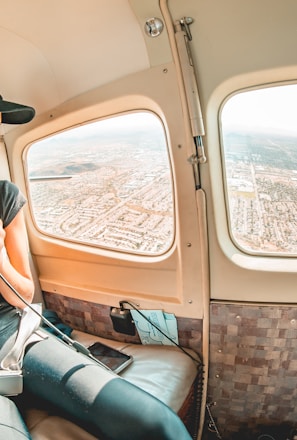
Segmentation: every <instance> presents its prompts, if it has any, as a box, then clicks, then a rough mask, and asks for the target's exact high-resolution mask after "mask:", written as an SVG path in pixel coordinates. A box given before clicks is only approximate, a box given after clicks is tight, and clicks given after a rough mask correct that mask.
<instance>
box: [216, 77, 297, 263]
mask: <svg viewBox="0 0 297 440" xmlns="http://www.w3.org/2000/svg"><path fill="white" fill-rule="evenodd" d="M290 85H291V86H292V85H293V86H296V87H297V82H296V81H279V82H275V83H269V84H267V83H264V84H257V85H255V86H247V87H245V88H241V89H238V90H234V91H232V92H231V93H229V94H228V95H227V96H225V97H224V99H223V100H222V101H221V103H220V105H219V109H218V132H219V145H220V158H221V171H222V184H223V185H222V186H223V194H224V207H225V208H224V210H225V215H226V224H227V231H228V235H229V238H230V240H231V242H232V244H233V246H235V248H236V249H238V250H239V251H240V252H242V253H243V254H244V255H246V256H250V257H259V258H262V261H264V259H265V260H266V261H271V260H270V259H271V258H273V259H274V260H277V259H278V258H279V259H280V260H279V261H281V260H282V261H284V260H285V259H287V260H293V259H295V258H297V249H296V252H294V253H286V252H283V251H281V252H266V251H261V250H251V249H247V248H245V247H244V246H242V245H241V244H240V243H239V242H238V241H237V239H236V238H235V237H234V231H233V229H232V219H231V208H230V198H229V189H228V181H227V180H228V179H227V169H226V168H227V167H226V155H225V145H224V130H223V124H222V113H223V110H224V108H225V105H226V104H227V103H228V102H229V101H230V100H231V99H232V98H233V97H235V96H238V95H239V94H241V93H247V92H252V91H257V90H264V89H273V88H277V87H278V88H279V87H285V86H290ZM296 139H297V137H296ZM267 259H268V260H267Z"/></svg>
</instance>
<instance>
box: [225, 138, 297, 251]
mask: <svg viewBox="0 0 297 440" xmlns="http://www.w3.org/2000/svg"><path fill="white" fill-rule="evenodd" d="M224 151H225V168H226V176H227V187H228V189H227V193H228V203H229V211H230V223H231V231H232V234H233V237H234V241H235V242H237V244H238V245H240V246H241V247H242V248H243V249H245V250H247V251H252V252H263V253H268V254H273V253H285V254H296V253H297V191H296V189H297V136H293V135H292V136H285V135H280V134H279V135H278V134H272V133H271V132H270V133H264V132H262V133H260V132H258V133H257V132H251V131H249V132H246V133H244V132H242V131H241V132H235V131H229V132H225V133H224Z"/></svg>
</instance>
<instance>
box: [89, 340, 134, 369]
mask: <svg viewBox="0 0 297 440" xmlns="http://www.w3.org/2000/svg"><path fill="white" fill-rule="evenodd" d="M88 350H89V351H90V352H91V354H92V355H93V356H94V357H95V358H96V359H98V360H99V361H100V362H102V363H103V364H104V365H106V366H107V367H109V368H110V369H111V370H112V371H114V372H115V373H119V372H120V371H122V370H123V369H124V368H126V367H128V365H130V364H131V362H132V361H133V357H132V356H129V355H128V354H126V353H122V352H121V351H119V350H117V349H115V348H112V347H109V346H108V345H105V344H102V343H101V342H95V343H94V344H92V345H90V346H89V347H88Z"/></svg>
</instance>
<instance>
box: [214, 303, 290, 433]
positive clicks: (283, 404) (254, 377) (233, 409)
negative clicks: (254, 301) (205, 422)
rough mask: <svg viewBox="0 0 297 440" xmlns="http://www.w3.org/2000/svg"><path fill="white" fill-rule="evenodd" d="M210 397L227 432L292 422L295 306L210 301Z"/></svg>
mask: <svg viewBox="0 0 297 440" xmlns="http://www.w3.org/2000/svg"><path fill="white" fill-rule="evenodd" d="M208 395H209V400H210V401H212V402H216V405H215V406H213V407H212V408H213V409H212V412H213V415H214V416H215V418H216V419H217V422H218V426H219V428H220V431H221V433H224V434H225V436H226V435H227V437H226V438H228V435H230V433H231V432H236V431H239V430H240V429H241V428H242V426H246V427H247V428H249V429H254V428H256V427H257V426H259V425H261V424H264V425H265V424H267V425H270V424H272V423H282V422H290V423H292V424H296V422H297V306H294V307H291V306H280V305H267V306H264V305H263V306H257V305H245V304H242V305H239V304H220V303H213V304H211V306H210V370H209V389H208Z"/></svg>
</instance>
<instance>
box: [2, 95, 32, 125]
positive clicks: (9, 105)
mask: <svg viewBox="0 0 297 440" xmlns="http://www.w3.org/2000/svg"><path fill="white" fill-rule="evenodd" d="M0 113H1V115H2V122H3V123H4V124H25V123H26V122H30V121H31V120H32V119H33V118H34V116H35V110H34V108H32V107H28V106H27V105H22V104H16V103H15V102H9V101H4V100H3V98H2V96H1V95H0ZM0 120H1V119H0Z"/></svg>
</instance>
